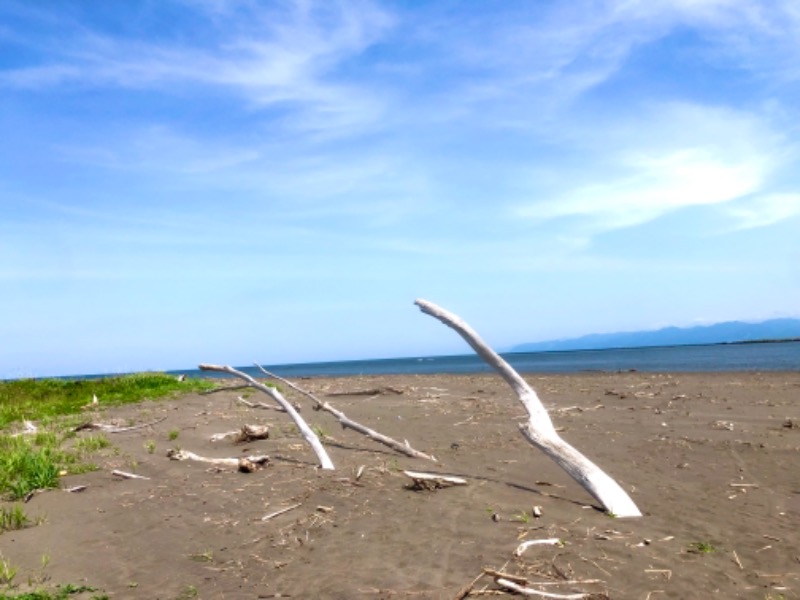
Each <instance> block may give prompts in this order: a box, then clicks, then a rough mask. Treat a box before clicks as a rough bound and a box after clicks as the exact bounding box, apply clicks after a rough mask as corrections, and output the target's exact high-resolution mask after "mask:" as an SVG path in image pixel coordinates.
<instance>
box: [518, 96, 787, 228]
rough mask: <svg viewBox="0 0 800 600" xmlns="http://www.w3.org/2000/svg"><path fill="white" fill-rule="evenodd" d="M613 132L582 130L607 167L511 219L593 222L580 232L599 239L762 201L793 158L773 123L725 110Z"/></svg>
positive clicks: (647, 118) (662, 116)
mask: <svg viewBox="0 0 800 600" xmlns="http://www.w3.org/2000/svg"><path fill="white" fill-rule="evenodd" d="M609 125H610V124H608V123H606V124H604V126H603V127H599V128H597V129H596V130H586V131H584V134H585V135H584V138H583V140H582V143H583V144H584V145H585V147H587V148H591V149H592V150H591V152H592V153H593V154H600V153H602V152H603V151H604V150H605V151H606V152H607V156H606V157H604V159H603V160H602V162H600V163H598V164H596V165H595V166H594V168H592V167H590V168H589V169H588V172H587V173H585V174H583V175H582V180H579V181H577V182H574V183H572V184H570V183H565V185H564V186H563V188H562V191H561V192H560V193H558V194H556V195H554V196H550V197H548V198H537V199H535V200H529V201H525V202H521V203H518V204H516V205H515V206H514V207H513V210H512V214H513V215H516V216H522V217H526V218H530V219H533V220H536V221H541V220H548V219H554V218H560V217H579V218H583V219H586V220H588V224H587V223H586V222H582V223H580V224H579V225H578V227H579V228H580V229H582V230H588V231H595V232H602V231H607V230H611V229H615V228H619V227H629V226H632V225H638V224H642V223H646V222H648V221H652V220H654V219H657V218H658V217H660V216H662V215H665V214H667V213H670V212H673V211H676V210H679V209H681V208H685V207H692V206H701V205H720V204H724V203H728V202H732V201H734V200H737V199H739V198H742V197H745V196H749V195H752V194H756V193H758V192H760V191H762V190H763V189H764V188H765V187H766V186H767V185H768V184H769V180H770V177H771V175H772V174H773V173H774V172H775V171H776V170H778V169H779V168H780V167H782V166H783V165H784V164H785V162H786V161H787V158H790V157H791V154H790V153H789V152H788V149H787V144H786V141H785V140H784V139H783V136H781V135H779V134H777V133H775V132H773V131H772V130H771V127H770V125H769V123H768V122H765V121H763V120H761V119H759V118H758V117H756V116H754V115H751V114H749V113H746V112H740V111H734V110H730V109H725V108H713V107H707V106H700V105H688V104H684V103H679V104H661V105H657V106H653V107H652V108H651V110H650V111H649V112H648V113H646V114H637V115H635V116H634V117H633V118H632V119H626V120H624V121H623V122H620V123H615V124H614V125H611V126H610V127H609ZM615 125H618V127H615ZM787 154H788V156H787Z"/></svg>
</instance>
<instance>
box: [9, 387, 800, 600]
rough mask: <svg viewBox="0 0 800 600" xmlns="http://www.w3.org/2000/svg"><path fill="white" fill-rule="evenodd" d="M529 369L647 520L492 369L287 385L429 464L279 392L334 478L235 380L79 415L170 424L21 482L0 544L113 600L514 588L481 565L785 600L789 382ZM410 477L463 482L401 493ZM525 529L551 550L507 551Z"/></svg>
mask: <svg viewBox="0 0 800 600" xmlns="http://www.w3.org/2000/svg"><path fill="white" fill-rule="evenodd" d="M526 379H527V380H528V381H529V383H531V385H532V386H533V387H534V388H535V389H536V390H537V392H538V393H539V396H540V397H541V399H542V401H543V402H544V404H545V406H547V408H548V409H549V411H550V414H551V416H552V418H553V421H554V423H555V425H556V427H557V428H558V429H559V431H560V433H561V435H562V436H563V437H564V438H565V439H566V440H567V441H569V442H570V443H572V444H573V445H574V446H576V447H577V448H578V449H579V450H580V451H581V452H583V453H584V454H585V455H586V456H588V457H589V458H590V459H591V460H593V461H595V462H596V463H597V464H598V465H599V466H600V467H601V468H602V469H604V470H605V471H606V472H607V473H608V474H609V475H611V476H612V477H613V478H614V479H616V480H617V481H618V482H619V483H620V484H621V485H622V486H623V487H624V489H625V490H626V491H628V492H629V493H630V495H631V497H632V498H633V499H634V501H635V502H636V503H637V505H638V506H639V508H640V509H641V510H642V512H643V513H644V517H642V518H636V519H617V518H613V517H611V516H608V515H606V514H604V513H603V512H602V511H600V510H597V507H596V506H594V501H593V500H592V498H591V496H589V495H588V494H587V493H586V492H585V491H584V490H583V489H582V488H581V487H579V486H578V485H577V484H576V483H575V482H574V481H573V480H572V479H570V478H569V477H568V476H567V475H566V474H565V473H564V472H563V471H561V470H560V469H559V468H558V467H557V466H556V465H555V464H554V463H553V462H551V461H550V459H548V458H547V457H546V456H544V455H543V454H542V453H541V452H540V451H538V450H536V449H535V448H533V447H532V446H530V445H529V444H528V443H527V442H526V441H525V439H524V438H523V437H522V435H521V434H520V433H519V431H518V429H517V423H519V422H521V421H523V420H524V418H525V413H524V409H523V407H522V405H521V404H520V403H519V402H518V400H517V398H516V397H515V396H514V394H513V392H512V391H511V389H510V388H509V387H508V386H507V385H506V384H505V383H504V382H503V381H502V380H501V379H500V378H499V377H498V376H495V375H464V376H453V375H432V376H387V377H347V378H325V379H303V380H299V381H296V383H298V384H299V385H301V386H303V387H304V388H306V389H307V390H309V391H310V392H312V393H314V394H316V395H318V396H319V397H320V398H321V399H324V400H327V401H329V402H330V403H331V404H332V405H333V406H335V407H336V408H338V409H340V410H343V411H344V412H345V413H347V415H348V416H349V417H351V418H353V419H355V420H357V421H360V422H363V423H364V424H366V425H368V426H370V427H373V428H374V429H376V430H378V431H380V432H383V433H385V434H387V435H391V436H393V437H396V438H398V439H400V440H406V439H407V440H408V442H409V443H410V444H411V445H412V446H414V447H415V448H417V449H419V450H422V451H424V452H429V453H432V454H433V455H435V456H436V457H437V458H438V460H439V462H438V463H432V462H428V461H424V460H418V459H411V458H407V457H405V456H402V455H400V454H397V453H396V452H393V451H391V450H389V449H388V448H385V447H383V446H380V445H378V444H376V443H374V442H372V441H371V440H368V439H366V438H365V437H363V436H361V435H359V434H357V433H354V432H352V431H349V430H342V428H341V427H340V426H339V425H338V424H337V422H336V421H335V420H334V419H333V418H332V417H330V416H329V415H326V414H324V413H322V412H315V411H313V410H311V403H310V402H309V401H308V400H306V399H304V398H303V397H302V396H300V395H298V394H296V393H293V392H291V391H286V395H287V397H288V398H289V399H291V400H292V401H296V402H298V403H299V404H301V405H302V408H303V410H302V414H303V415H304V417H305V418H306V419H307V420H308V422H309V424H310V425H312V426H314V427H316V428H317V430H318V431H321V432H322V433H324V435H325V444H326V447H327V449H328V451H329V452H330V455H331V458H332V459H333V462H334V463H335V465H336V470H335V471H322V470H320V469H319V468H317V466H316V460H315V456H314V454H313V453H312V451H311V450H310V448H308V446H307V445H306V444H305V443H304V442H303V440H302V438H301V437H300V436H299V434H298V433H297V431H296V429H295V428H294V426H293V425H292V424H291V422H290V420H289V419H288V417H287V416H286V415H284V414H281V413H278V412H275V411H271V410H263V409H259V408H249V407H247V406H244V405H243V404H242V403H240V402H239V401H238V400H237V397H238V396H240V395H241V394H242V393H243V392H242V390H231V391H223V392H216V393H213V394H208V395H199V394H197V395H189V396H185V397H182V398H179V399H175V400H170V401H163V402H146V403H143V404H139V405H134V406H127V407H123V408H114V409H109V410H107V411H101V412H99V413H98V414H97V415H95V416H94V417H92V418H94V419H96V420H99V421H103V422H117V423H124V424H136V423H146V422H150V421H153V420H156V419H160V418H162V417H165V418H164V419H163V420H162V421H160V422H159V423H157V424H156V425H153V426H150V427H147V428H143V429H137V430H133V431H129V432H124V433H115V434H108V437H109V438H110V439H111V441H112V444H113V448H110V449H107V450H105V451H103V453H102V455H101V456H98V457H97V458H96V459H95V462H96V463H97V464H98V466H99V467H100V469H99V470H98V471H95V472H92V473H88V474H85V475H75V476H70V477H68V478H64V479H63V481H62V484H63V486H64V487H65V488H67V487H72V486H84V485H85V486H88V487H86V489H85V490H84V491H82V492H79V493H69V492H67V491H64V490H52V491H47V492H43V493H39V494H36V495H35V496H34V497H33V498H31V499H30V501H29V502H28V503H27V504H26V507H25V508H26V511H27V512H28V513H29V514H30V515H31V516H33V517H36V516H42V517H44V522H43V523H42V524H41V525H39V526H36V527H31V528H28V529H24V530H19V531H11V532H7V533H4V534H2V535H1V536H0V548H1V549H2V554H3V556H5V558H6V559H7V560H9V561H10V562H11V563H13V564H14V565H15V566H17V567H18V568H19V572H18V574H17V577H16V581H17V582H26V581H28V579H32V580H36V578H40V579H45V578H46V579H48V583H49V584H58V583H72V584H88V585H91V586H94V587H96V588H98V589H99V590H102V591H104V592H105V593H107V594H108V595H109V597H111V598H148V599H156V598H158V599H162V600H168V599H170V600H171V599H177V598H189V597H198V598H207V599H212V598H227V599H233V598H284V597H291V598H343V599H344V598H364V599H379V598H409V599H411V598H413V599H423V598H449V599H452V598H458V597H463V598H478V597H483V596H490V597H495V596H498V597H501V598H502V597H506V596H505V594H506V593H509V596H510V592H507V591H501V590H503V588H502V587H501V586H500V585H498V584H497V583H496V581H495V578H494V577H493V576H492V575H491V574H487V573H485V572H484V570H485V569H488V570H495V571H499V572H503V573H506V574H508V575H510V576H514V577H516V578H519V579H515V581H519V582H521V585H526V586H528V587H530V588H533V589H537V590H542V591H546V592H547V593H550V594H560V595H564V597H570V595H574V594H581V593H583V594H587V595H586V596H585V597H589V598H595V599H601V598H611V599H615V600H616V599H624V598H632V599H641V600H647V599H649V600H660V599H663V598H681V599H686V598H703V597H708V596H714V597H718V598H757V599H761V600H766V599H774V600H777V599H779V598H783V599H797V598H800V461H799V460H798V459H800V373H797V372H792V373H720V374H672V375H668V374H649V373H638V372H632V373H618V374H605V373H586V374H580V375H558V376H546V375H544V376H543V375H538V374H537V375H527V376H526ZM226 383H229V384H230V385H235V384H237V383H238V380H231V381H230V382H226ZM249 400H250V401H257V400H263V401H266V402H269V401H270V400H269V398H267V397H266V396H264V395H261V394H258V393H256V394H253V395H251V396H250V397H249ZM87 418H89V417H87ZM244 424H262V425H264V424H267V425H270V437H269V439H266V440H259V441H252V442H249V443H246V444H235V443H233V442H232V441H217V442H212V441H211V440H210V438H211V436H212V435H213V434H216V433H222V432H227V431H230V430H236V429H238V428H240V427H241V426H242V425H244ZM170 438H174V439H170ZM175 447H179V448H181V449H183V450H187V451H190V452H194V453H197V454H199V455H203V456H208V457H239V456H243V455H252V454H266V455H268V456H269V457H270V462H269V463H268V464H267V466H265V467H264V468H263V469H261V470H258V471H256V472H253V473H241V472H238V471H237V470H236V469H235V468H229V467H217V466H212V465H208V464H203V463H198V462H190V461H174V460H170V459H169V458H168V457H167V456H166V454H167V451H168V450H170V449H171V448H175ZM114 469H119V470H123V471H126V472H132V473H136V474H139V475H142V476H144V477H147V478H148V479H123V478H120V477H117V476H114V475H112V473H111V472H112V470H114ZM404 469H412V470H415V471H427V472H435V473H446V474H451V475H456V476H459V477H462V478H464V479H466V480H467V482H468V483H467V485H464V486H455V487H448V488H444V489H437V490H415V489H411V486H410V485H409V484H410V479H409V478H408V477H407V476H406V475H404V474H403V470H404ZM534 507H537V509H536V512H537V513H539V512H540V513H541V514H540V516H534V515H533V512H534ZM284 509H288V510H285V512H282V513H280V514H277V515H275V516H272V517H271V518H269V519H267V520H264V517H265V516H270V515H274V514H275V513H277V512H278V511H282V510H284ZM537 539H543V540H547V539H557V540H559V543H557V544H542V545H534V546H531V547H529V548H528V549H527V550H526V551H525V552H524V553H523V554H522V555H521V556H515V549H517V547H518V545H519V544H520V543H521V542H523V541H527V540H537ZM43 555H46V556H47V557H48V558H49V562H48V564H47V566H46V568H44V569H43V568H42V556H43ZM85 597H88V596H85ZM572 597H578V596H572Z"/></svg>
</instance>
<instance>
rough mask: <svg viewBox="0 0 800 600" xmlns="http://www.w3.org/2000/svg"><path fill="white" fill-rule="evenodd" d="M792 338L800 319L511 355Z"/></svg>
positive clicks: (671, 330) (799, 332) (571, 343)
mask: <svg viewBox="0 0 800 600" xmlns="http://www.w3.org/2000/svg"><path fill="white" fill-rule="evenodd" d="M791 338H800V319H772V320H769V321H764V322H762V323H744V322H742V321H729V322H727V323H717V324H715V325H702V326H698V327H685V328H680V327H665V328H664V329H658V330H655V331H629V332H622V333H595V334H591V335H584V336H582V337H579V338H573V339H568V340H553V341H549V342H534V343H530V344H519V345H517V346H514V347H513V348H512V349H511V352H545V351H548V350H599V349H602V348H640V347H642V346H685V345H688V344H724V343H732V342H747V341H756V340H779V339H791Z"/></svg>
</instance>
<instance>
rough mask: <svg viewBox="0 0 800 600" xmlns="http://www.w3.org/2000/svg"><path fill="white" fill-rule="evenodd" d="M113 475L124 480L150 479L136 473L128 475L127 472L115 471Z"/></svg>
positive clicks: (112, 472)
mask: <svg viewBox="0 0 800 600" xmlns="http://www.w3.org/2000/svg"><path fill="white" fill-rule="evenodd" d="M111 474H112V475H116V476H117V477H122V478H123V479H150V478H149V477H145V476H144V475H136V474H135V473H127V472H125V471H119V470H117V469H114V470H113V471H111Z"/></svg>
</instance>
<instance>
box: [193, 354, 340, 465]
mask: <svg viewBox="0 0 800 600" xmlns="http://www.w3.org/2000/svg"><path fill="white" fill-rule="evenodd" d="M199 368H200V370H202V371H218V372H220V373H230V374H231V375H235V376H236V377H239V378H240V379H244V380H245V381H246V382H247V383H249V384H250V385H251V386H253V387H254V388H256V389H258V390H261V391H262V392H264V393H265V394H267V395H268V396H270V397H271V398H272V399H273V400H275V401H276V402H277V403H278V404H280V405H281V406H282V407H283V409H284V410H285V411H286V412H287V414H288V415H289V416H290V417H291V418H292V420H293V421H294V422H295V424H296V425H297V428H298V429H299V430H300V434H301V435H302V436H303V438H304V439H305V440H306V442H307V443H308V445H309V446H311V448H312V449H313V450H314V453H315V454H316V455H317V459H318V460H319V463H320V467H322V468H323V469H325V470H330V471H332V470H333V469H334V466H333V461H332V460H331V458H330V456H328V453H327V452H326V451H325V448H324V447H323V446H322V442H320V441H319V437H317V434H316V433H314V432H313V431H312V430H311V428H310V427H309V426H308V424H307V423H306V422H305V421H304V420H303V417H301V416H300V414H299V413H298V412H297V411H296V410H295V408H294V406H292V405H291V403H290V402H289V401H288V400H286V398H284V397H283V394H281V393H280V392H279V391H278V390H276V389H273V388H271V387H269V386H266V385H264V384H263V383H260V382H258V381H256V380H255V379H253V378H252V377H250V375H248V374H247V373H242V372H241V371H237V370H236V369H234V368H233V367H229V366H227V365H225V366H222V365H206V364H203V365H200V366H199Z"/></svg>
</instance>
